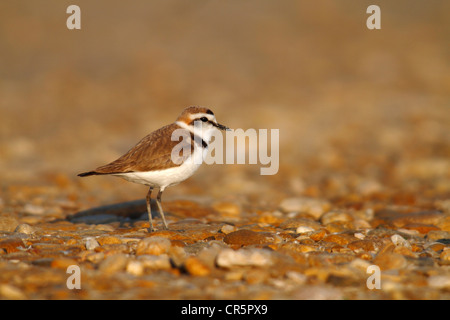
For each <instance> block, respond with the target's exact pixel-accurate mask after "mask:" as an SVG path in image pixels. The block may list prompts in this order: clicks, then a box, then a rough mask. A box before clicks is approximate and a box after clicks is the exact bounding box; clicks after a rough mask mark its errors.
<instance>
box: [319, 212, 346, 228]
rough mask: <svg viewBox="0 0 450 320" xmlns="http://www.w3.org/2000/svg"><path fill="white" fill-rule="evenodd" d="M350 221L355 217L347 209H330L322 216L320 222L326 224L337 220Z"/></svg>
mask: <svg viewBox="0 0 450 320" xmlns="http://www.w3.org/2000/svg"><path fill="white" fill-rule="evenodd" d="M349 221H353V217H352V216H351V215H350V214H349V213H347V212H345V211H328V212H325V213H324V214H323V215H322V216H321V217H320V222H322V224H324V225H326V224H329V223H335V222H349Z"/></svg>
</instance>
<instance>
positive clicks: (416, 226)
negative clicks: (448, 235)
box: [403, 223, 440, 234]
mask: <svg viewBox="0 0 450 320" xmlns="http://www.w3.org/2000/svg"><path fill="white" fill-rule="evenodd" d="M403 228H404V229H408V230H417V231H418V232H419V233H422V234H427V233H428V232H430V231H435V230H440V229H439V228H438V227H436V226H433V225H431V224H423V223H408V224H407V225H405V226H403Z"/></svg>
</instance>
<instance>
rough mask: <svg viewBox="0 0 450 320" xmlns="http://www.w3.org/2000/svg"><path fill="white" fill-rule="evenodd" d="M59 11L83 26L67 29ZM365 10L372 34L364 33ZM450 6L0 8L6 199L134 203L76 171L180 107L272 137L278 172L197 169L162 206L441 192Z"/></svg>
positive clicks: (411, 197)
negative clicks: (274, 133)
mask: <svg viewBox="0 0 450 320" xmlns="http://www.w3.org/2000/svg"><path fill="white" fill-rule="evenodd" d="M71 4H76V5H78V6H79V7H80V8H81V30H68V29H67V28H66V19H67V18H68V17H69V14H67V13H66V9H67V7H68V6H69V5H71ZM371 4H377V5H379V6H380V8H381V30H368V29H367V27H366V20H367V18H368V17H369V14H367V13H366V9H367V7H368V6H369V5H371ZM449 12H450V2H448V1H437V0H430V1H426V2H425V1H395V2H392V1H375V2H374V1H349V0H343V1H318V2H317V1H314V2H313V1H273V0H247V1H239V0H231V1H219V0H195V1H186V0H165V1H146V0H133V1H126V2H112V1H105V0H101V1H100V0H98V1H85V0H76V1H61V0H48V1H39V2H38V1H23V0H15V1H2V2H1V3H0V177H1V181H0V186H1V192H2V193H3V195H2V196H1V198H3V200H2V201H3V202H4V203H6V202H8V201H9V200H8V199H9V198H11V197H15V196H17V194H15V190H17V189H14V188H15V187H17V186H30V188H31V187H33V188H41V189H39V190H41V191H42V192H44V193H45V192H50V193H54V194H56V196H55V197H62V198H63V199H69V200H70V201H75V202H76V203H77V204H78V205H79V206H81V207H89V206H92V205H100V204H108V203H114V202H120V201H126V200H133V199H140V198H143V197H144V196H145V193H146V187H143V186H139V185H134V184H131V183H128V182H125V181H121V180H120V179H115V178H111V177H97V178H89V179H87V178H85V179H81V178H78V177H76V174H77V173H79V172H82V171H86V170H91V169H94V168H96V167H97V166H99V165H103V164H106V163H108V162H110V161H112V160H114V159H116V158H117V157H118V156H120V155H122V154H123V153H124V152H126V151H127V150H128V149H129V148H131V147H132V146H133V145H134V144H135V143H137V142H138V141H139V140H140V139H141V138H142V137H144V136H145V135H146V134H148V133H150V132H151V131H153V130H155V129H157V128H159V127H161V126H163V125H166V124H169V123H171V122H173V121H174V120H175V119H176V117H177V116H178V114H179V113H180V112H181V111H182V109H183V108H184V107H186V106H189V105H201V106H207V107H210V108H211V109H212V110H214V112H215V114H216V117H217V119H218V121H219V122H220V123H223V124H225V125H227V126H229V127H231V128H242V129H244V130H246V129H248V128H255V129H259V128H264V129H280V141H279V150H280V156H279V159H280V168H279V171H278V174H276V175H274V176H261V175H260V165H213V166H205V165H204V166H202V168H201V169H200V170H199V171H198V172H197V173H196V175H194V176H193V177H192V178H190V179H189V180H188V181H186V182H184V183H182V184H180V185H179V186H177V187H175V188H170V189H168V190H169V191H166V193H165V197H166V198H167V199H170V198H172V199H174V198H177V197H178V198H188V197H195V196H205V197H210V198H214V199H220V200H224V201H234V202H236V203H238V204H240V205H242V206H249V208H250V207H256V208H260V209H265V208H271V207H276V205H277V204H278V203H279V201H280V200H281V199H283V198H285V197H290V196H298V195H306V196H312V197H324V198H327V199H329V200H332V201H344V202H345V201H346V202H352V201H353V202H354V201H364V200H365V199H374V197H376V198H377V199H396V201H398V202H399V203H400V204H402V203H415V204H420V203H427V201H430V200H435V199H439V198H446V197H447V198H448V196H449V194H450V182H449V180H450V179H449V178H450V163H449V159H450V134H449V128H450V52H449V51H450V46H449V43H450V41H449V40H450V23H449ZM46 188H47V189H46Z"/></svg>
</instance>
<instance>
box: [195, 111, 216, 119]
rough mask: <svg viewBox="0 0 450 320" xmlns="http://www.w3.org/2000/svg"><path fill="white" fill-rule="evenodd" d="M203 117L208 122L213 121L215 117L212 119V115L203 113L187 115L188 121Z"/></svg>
mask: <svg viewBox="0 0 450 320" xmlns="http://www.w3.org/2000/svg"><path fill="white" fill-rule="evenodd" d="M202 117H205V118H207V119H208V120H215V119H216V117H214V115H212V114H209V113H204V112H198V113H193V114H190V115H189V119H191V120H194V119H199V118H202Z"/></svg>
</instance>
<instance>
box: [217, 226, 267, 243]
mask: <svg viewBox="0 0 450 320" xmlns="http://www.w3.org/2000/svg"><path fill="white" fill-rule="evenodd" d="M275 238H276V237H275V235H273V234H271V233H268V232H256V231H252V230H247V229H242V230H237V231H234V232H231V233H229V234H227V235H226V236H225V237H224V238H223V241H224V242H225V243H227V244H231V245H239V246H248V245H252V244H264V243H271V242H274V241H275Z"/></svg>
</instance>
